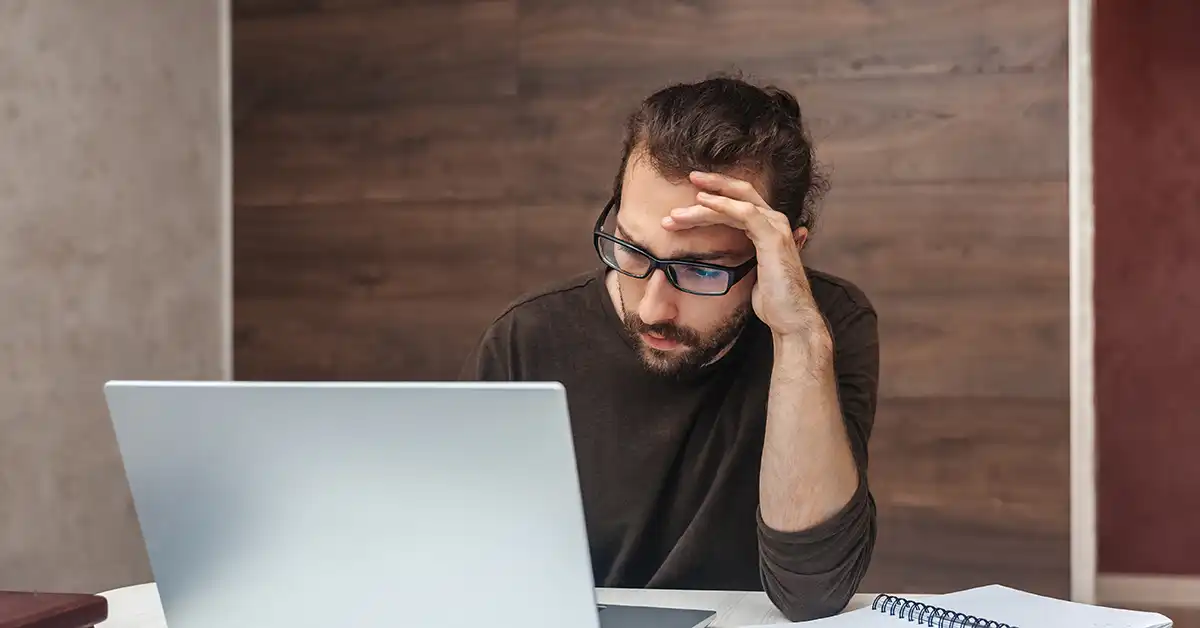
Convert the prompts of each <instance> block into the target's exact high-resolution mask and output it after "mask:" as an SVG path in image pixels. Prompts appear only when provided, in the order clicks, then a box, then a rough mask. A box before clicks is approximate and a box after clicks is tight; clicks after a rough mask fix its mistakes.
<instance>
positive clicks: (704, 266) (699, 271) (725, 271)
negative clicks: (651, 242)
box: [592, 197, 756, 297]
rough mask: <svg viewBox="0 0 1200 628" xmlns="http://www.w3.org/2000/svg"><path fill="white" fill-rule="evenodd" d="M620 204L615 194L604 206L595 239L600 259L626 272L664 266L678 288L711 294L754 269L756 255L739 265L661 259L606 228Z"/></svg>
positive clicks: (637, 274) (645, 273)
mask: <svg viewBox="0 0 1200 628" xmlns="http://www.w3.org/2000/svg"><path fill="white" fill-rule="evenodd" d="M616 205H617V199H616V198H615V197H614V198H613V199H611V200H609V201H608V204H607V205H605V206H604V211H603V212H601V213H600V217H599V218H598V219H597V220H596V226H595V228H594V229H593V230H592V241H593V244H594V245H595V246H596V253H597V254H599V255H600V260H601V261H603V262H604V264H605V265H606V266H608V267H609V268H611V269H613V270H615V271H617V272H619V273H621V274H623V275H628V276H630V277H633V278H635V279H645V278H646V277H649V276H650V275H651V274H653V273H654V271H655V270H658V269H662V271H663V274H664V275H666V276H667V281H669V282H671V285H672V286H675V288H676V289H678V290H680V291H683V292H686V293H688V294H695V295H700V296H708V297H711V296H720V295H723V294H725V293H727V292H729V289H730V288H732V287H733V285H734V284H736V283H737V282H739V281H741V280H742V278H743V277H745V276H746V275H747V274H749V273H750V271H751V270H753V269H754V266H755V264H756V260H755V258H753V257H752V258H750V259H749V260H747V261H746V262H744V263H742V264H739V265H737V266H721V265H718V264H709V263H706V262H688V261H677V260H662V259H658V258H657V257H654V256H653V255H651V254H650V253H648V252H647V251H645V250H643V249H642V248H640V247H638V246H637V245H634V244H630V243H629V242H626V241H624V240H622V239H620V238H618V237H616V236H615V235H613V234H611V233H607V232H606V231H604V222H605V220H607V219H608V214H609V212H611V211H612V209H613V207H615V206H616Z"/></svg>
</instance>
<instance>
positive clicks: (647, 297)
mask: <svg viewBox="0 0 1200 628" xmlns="http://www.w3.org/2000/svg"><path fill="white" fill-rule="evenodd" d="M678 295H679V291H678V290H676V289H675V287H674V286H672V285H671V282H670V281H668V280H667V275H666V273H664V272H663V271H662V269H658V270H655V271H654V273H653V274H651V275H650V277H649V278H648V279H646V292H645V294H643V295H642V302H641V303H639V304H638V316H639V317H641V319H642V322H643V323H646V324H647V325H655V324H657V323H664V322H668V321H672V320H675V317H676V316H678V315H679V307H678V304H676V302H675V299H676V298H677V297H678Z"/></svg>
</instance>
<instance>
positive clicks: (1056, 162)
mask: <svg viewBox="0 0 1200 628" xmlns="http://www.w3.org/2000/svg"><path fill="white" fill-rule="evenodd" d="M235 16H236V20H235V23H234V34H235V49H234V63H235V74H236V79H237V82H236V86H235V89H236V90H237V92H236V93H235V101H236V104H237V112H238V117H237V120H236V123H237V126H236V129H235V151H236V152H235V177H236V178H235V201H236V204H237V205H236V207H237V210H236V211H237V214H236V222H235V241H236V247H235V274H236V280H235V283H236V292H237V310H236V328H237V338H236V345H235V346H236V368H237V372H236V375H237V377H239V378H273V379H396V380H399V379H439V378H445V377H452V376H453V375H454V374H455V373H456V371H457V367H458V363H459V361H460V360H461V359H462V357H463V355H465V353H466V352H467V350H468V349H469V347H470V346H471V345H472V344H473V343H474V342H475V340H476V338H477V336H478V334H479V333H480V332H481V331H482V329H483V327H484V326H485V325H486V324H487V322H488V321H490V320H491V318H492V317H494V316H495V315H496V314H498V313H499V311H500V308H501V307H502V305H503V303H504V302H505V301H507V300H508V299H510V298H512V297H514V296H515V295H517V294H519V293H521V292H525V291H527V290H531V289H534V288H535V287H537V286H540V285H542V284H544V283H546V282H548V281H551V280H553V279H556V278H559V277H562V276H564V275H568V274H572V273H575V272H578V271H581V270H583V269H586V268H591V267H593V266H594V265H595V264H596V261H595V258H594V252H593V251H592V249H591V242H590V236H589V233H590V229H591V227H592V224H593V222H594V220H595V216H596V215H597V213H598V212H599V211H600V209H601V208H602V207H603V205H604V202H605V201H606V200H607V196H608V194H609V191H610V187H611V183H612V178H613V176H614V174H615V169H616V167H617V165H618V160H619V157H620V153H619V151H620V136H621V131H622V125H623V121H624V117H625V116H626V115H627V114H628V112H629V111H630V110H631V108H632V107H634V106H635V105H636V103H637V101H638V100H640V99H641V98H643V97H644V96H646V95H648V94H649V93H650V92H651V91H653V90H654V89H657V88H659V87H661V86H663V85H664V84H667V83H670V82H676V81H683V80H693V79H696V78H702V77H703V76H705V75H707V74H709V73H711V72H713V71H720V70H728V69H734V68H736V69H739V70H742V71H744V72H745V73H746V74H748V75H749V76H750V77H751V78H757V79H762V80H769V81H773V82H776V83H777V84H779V85H781V86H783V87H785V88H788V89H790V90H792V91H793V92H794V93H795V94H796V95H797V96H798V98H799V99H800V101H801V105H802V107H803V109H804V112H805V115H806V117H807V120H808V124H809V127H810V129H811V131H812V133H813V136H814V138H815V140H816V142H817V148H818V158H819V159H820V160H821V161H822V162H823V163H824V164H825V165H826V166H827V167H828V168H829V169H830V174H831V179H832V183H833V189H832V191H831V194H830V195H829V197H828V198H827V199H826V202H825V203H824V210H823V211H824V218H823V220H822V222H821V224H820V226H819V228H818V231H817V233H816V235H815V238H814V241H813V245H812V248H811V249H810V250H809V251H808V252H807V253H806V255H807V257H806V259H807V261H808V262H809V263H810V264H812V265H814V266H816V267H819V268H822V269H824V270H827V271H830V272H834V273H835V274H840V275H842V276H845V277H847V278H849V279H851V280H853V281H855V282H856V283H858V284H859V285H861V286H862V287H863V288H864V289H865V290H866V291H867V293H868V295H869V296H870V297H871V298H872V300H873V301H874V302H875V305H876V306H877V308H878V310H879V313H880V329H881V334H882V336H883V338H882V349H881V351H882V358H883V365H882V382H881V393H882V399H881V401H880V406H879V414H878V417H877V422H876V431H875V433H874V435H873V437H872V445H871V479H872V482H873V486H874V488H875V494H876V498H877V500H878V504H879V511H880V525H881V531H880V542H879V546H878V549H877V554H876V558H875V561H874V563H873V564H872V567H871V570H870V573H869V575H868V579H867V583H866V584H865V585H864V588H865V589H867V590H895V591H908V592H912V591H931V592H934V591H943V590H951V589H956V588H962V587H966V586H973V585H976V584H984V583H988V582H1004V583H1006V584H1009V585H1012V586H1017V587H1023V588H1027V589H1032V590H1035V591H1039V592H1043V593H1049V594H1052V595H1066V594H1067V592H1068V588H1069V566H1068V559H1069V539H1068V530H1069V521H1068V520H1069V513H1068V510H1067V505H1068V503H1069V495H1068V494H1069V488H1068V487H1069V464H1068V460H1069V458H1068V441H1069V436H1068V435H1069V427H1068V416H1069V409H1068V408H1069V403H1068V351H1069V343H1068V328H1069V321H1068V310H1067V308H1068V296H1067V295H1068V283H1069V279H1068V260H1067V237H1068V236H1067V192H1066V179H1067V138H1066V136H1067V118H1066V116H1067V98H1066V78H1067V75H1066V50H1067V35H1066V30H1067V29H1066V21H1067V6H1066V2H1065V0H1054V1H1046V0H1002V1H999V2H997V1H991V0H875V1H872V2H861V1H853V0H749V1H746V2H738V3H716V2H707V1H700V2H695V1H691V2H685V1H682V0H637V1H634V0H563V1H553V2H552V1H550V0H520V2H517V1H516V0H508V1H491V2H484V1H471V0H455V1H452V2H439V3H420V2H414V1H409V0H404V1H398V2H385V1H383V0H307V1H302V0H290V1H289V0H242V1H241V2H238V1H237V0H235ZM460 255H465V256H468V257H460Z"/></svg>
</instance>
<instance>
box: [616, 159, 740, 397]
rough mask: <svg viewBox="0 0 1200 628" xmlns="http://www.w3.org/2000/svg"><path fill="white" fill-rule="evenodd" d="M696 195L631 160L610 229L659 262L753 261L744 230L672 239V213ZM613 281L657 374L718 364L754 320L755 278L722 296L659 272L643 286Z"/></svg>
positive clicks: (694, 232) (718, 229)
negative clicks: (683, 286)
mask: <svg viewBox="0 0 1200 628" xmlns="http://www.w3.org/2000/svg"><path fill="white" fill-rule="evenodd" d="M731 174H732V173H731ZM733 176H737V175H733ZM751 182H752V183H753V182H754V181H753V180H752V179H751ZM756 187H757V186H756ZM697 192H699V190H698V189H697V188H696V187H695V186H693V185H692V184H691V183H689V182H687V181H683V182H679V183H675V182H672V181H668V180H667V179H665V178H663V177H662V176H661V175H659V174H658V173H657V172H655V170H654V168H653V167H652V166H651V165H650V164H649V163H647V160H645V159H639V158H637V157H634V156H631V158H630V161H629V163H628V165H627V167H626V170H625V178H624V183H623V186H622V192H621V204H620V207H619V211H616V212H614V214H615V217H614V216H613V215H610V216H609V219H608V223H607V224H608V225H611V228H610V229H611V231H612V232H614V235H616V236H617V237H618V238H620V239H622V240H625V241H627V242H629V243H631V244H635V245H638V246H640V247H641V248H642V249H644V250H646V251H648V252H650V254H652V255H654V256H655V257H658V258H659V259H670V260H692V261H704V262H708V263H713V264H720V265H722V266H736V265H738V264H741V263H742V262H745V261H746V260H748V259H750V258H751V257H753V256H754V246H753V244H752V243H751V242H750V239H749V238H748V237H747V236H746V234H745V233H744V232H743V231H741V230H739V229H734V228H732V227H725V226H720V225H717V226H706V227H699V228H695V229H688V230H684V231H674V232H671V231H667V230H665V229H663V227H662V219H663V218H665V217H666V216H667V215H669V214H670V213H671V210H672V209H675V208H677V207H688V206H691V205H695V204H696V193H697ZM611 275H612V276H613V278H611V279H610V280H609V281H610V284H609V285H610V288H615V291H616V293H617V294H616V295H614V296H615V299H614V301H615V302H616V303H617V307H618V308H619V309H620V310H621V312H620V313H621V315H622V318H623V319H624V321H625V326H626V328H627V329H628V331H629V332H630V334H631V335H632V336H633V338H634V340H635V342H637V344H638V353H639V355H640V357H641V359H642V362H643V363H644V364H645V365H646V367H647V368H648V369H650V370H652V371H654V372H657V373H661V374H666V375H674V374H680V373H684V372H687V371H691V370H694V369H698V368H700V367H702V366H704V365H705V364H707V363H709V362H710V361H712V360H713V359H714V358H717V357H719V356H720V355H722V354H723V353H724V351H725V350H726V349H727V348H728V347H729V345H730V344H731V343H732V342H733V340H734V339H735V338H736V337H737V335H738V333H739V332H740V331H741V329H742V326H743V325H744V323H745V321H746V318H747V317H748V316H752V315H753V314H752V312H751V306H750V296H751V291H752V289H753V286H754V281H755V279H756V277H757V275H756V273H754V272H751V274H749V275H748V276H746V277H745V278H744V279H742V280H741V281H739V282H738V283H736V284H734V286H733V287H732V288H731V289H730V290H729V292H728V293H726V294H724V295H721V296H700V295H693V294H688V293H685V292H682V291H680V290H678V289H677V288H675V287H674V286H673V285H671V282H670V281H669V280H668V279H667V277H666V275H664V274H663V272H662V271H661V270H657V271H655V272H654V273H653V274H651V275H650V276H649V277H647V278H645V279H636V278H633V277H629V276H626V275H622V274H620V273H615V272H614V273H611Z"/></svg>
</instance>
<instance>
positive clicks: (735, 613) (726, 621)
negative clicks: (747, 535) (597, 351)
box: [99, 583, 875, 628]
mask: <svg viewBox="0 0 1200 628" xmlns="http://www.w3.org/2000/svg"><path fill="white" fill-rule="evenodd" d="M101 595H103V596H104V597H106V598H108V621H105V622H103V623H101V624H100V625H99V628H166V620H164V619H163V612H162V606H161V605H160V604H159V601H158V587H156V586H155V585H154V584H153V583H150V584H139V585H135V586H132V587H125V588H123V589H115V590H113V591H107V592H105V593H102V594H101ZM597 597H598V598H599V601H600V603H602V604H632V605H638V606H667V607H674V608H704V609H712V610H715V611H717V617H716V618H715V619H714V620H713V623H712V627H713V628H735V627H736V626H753V625H761V624H772V623H783V622H786V621H787V620H786V619H784V617H783V615H781V614H780V613H779V611H778V610H776V608H775V606H774V605H772V604H771V602H770V601H769V600H768V599H767V596H766V594H764V593H745V592H740V591H664V590H657V589H598V590H597ZM874 597H875V596H874V595H869V594H862V593H860V594H858V595H856V596H854V599H853V600H851V602H850V605H849V607H848V608H847V609H846V610H854V609H856V608H860V607H862V606H866V605H869V604H870V603H871V600H872V599H873V598H874Z"/></svg>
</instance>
